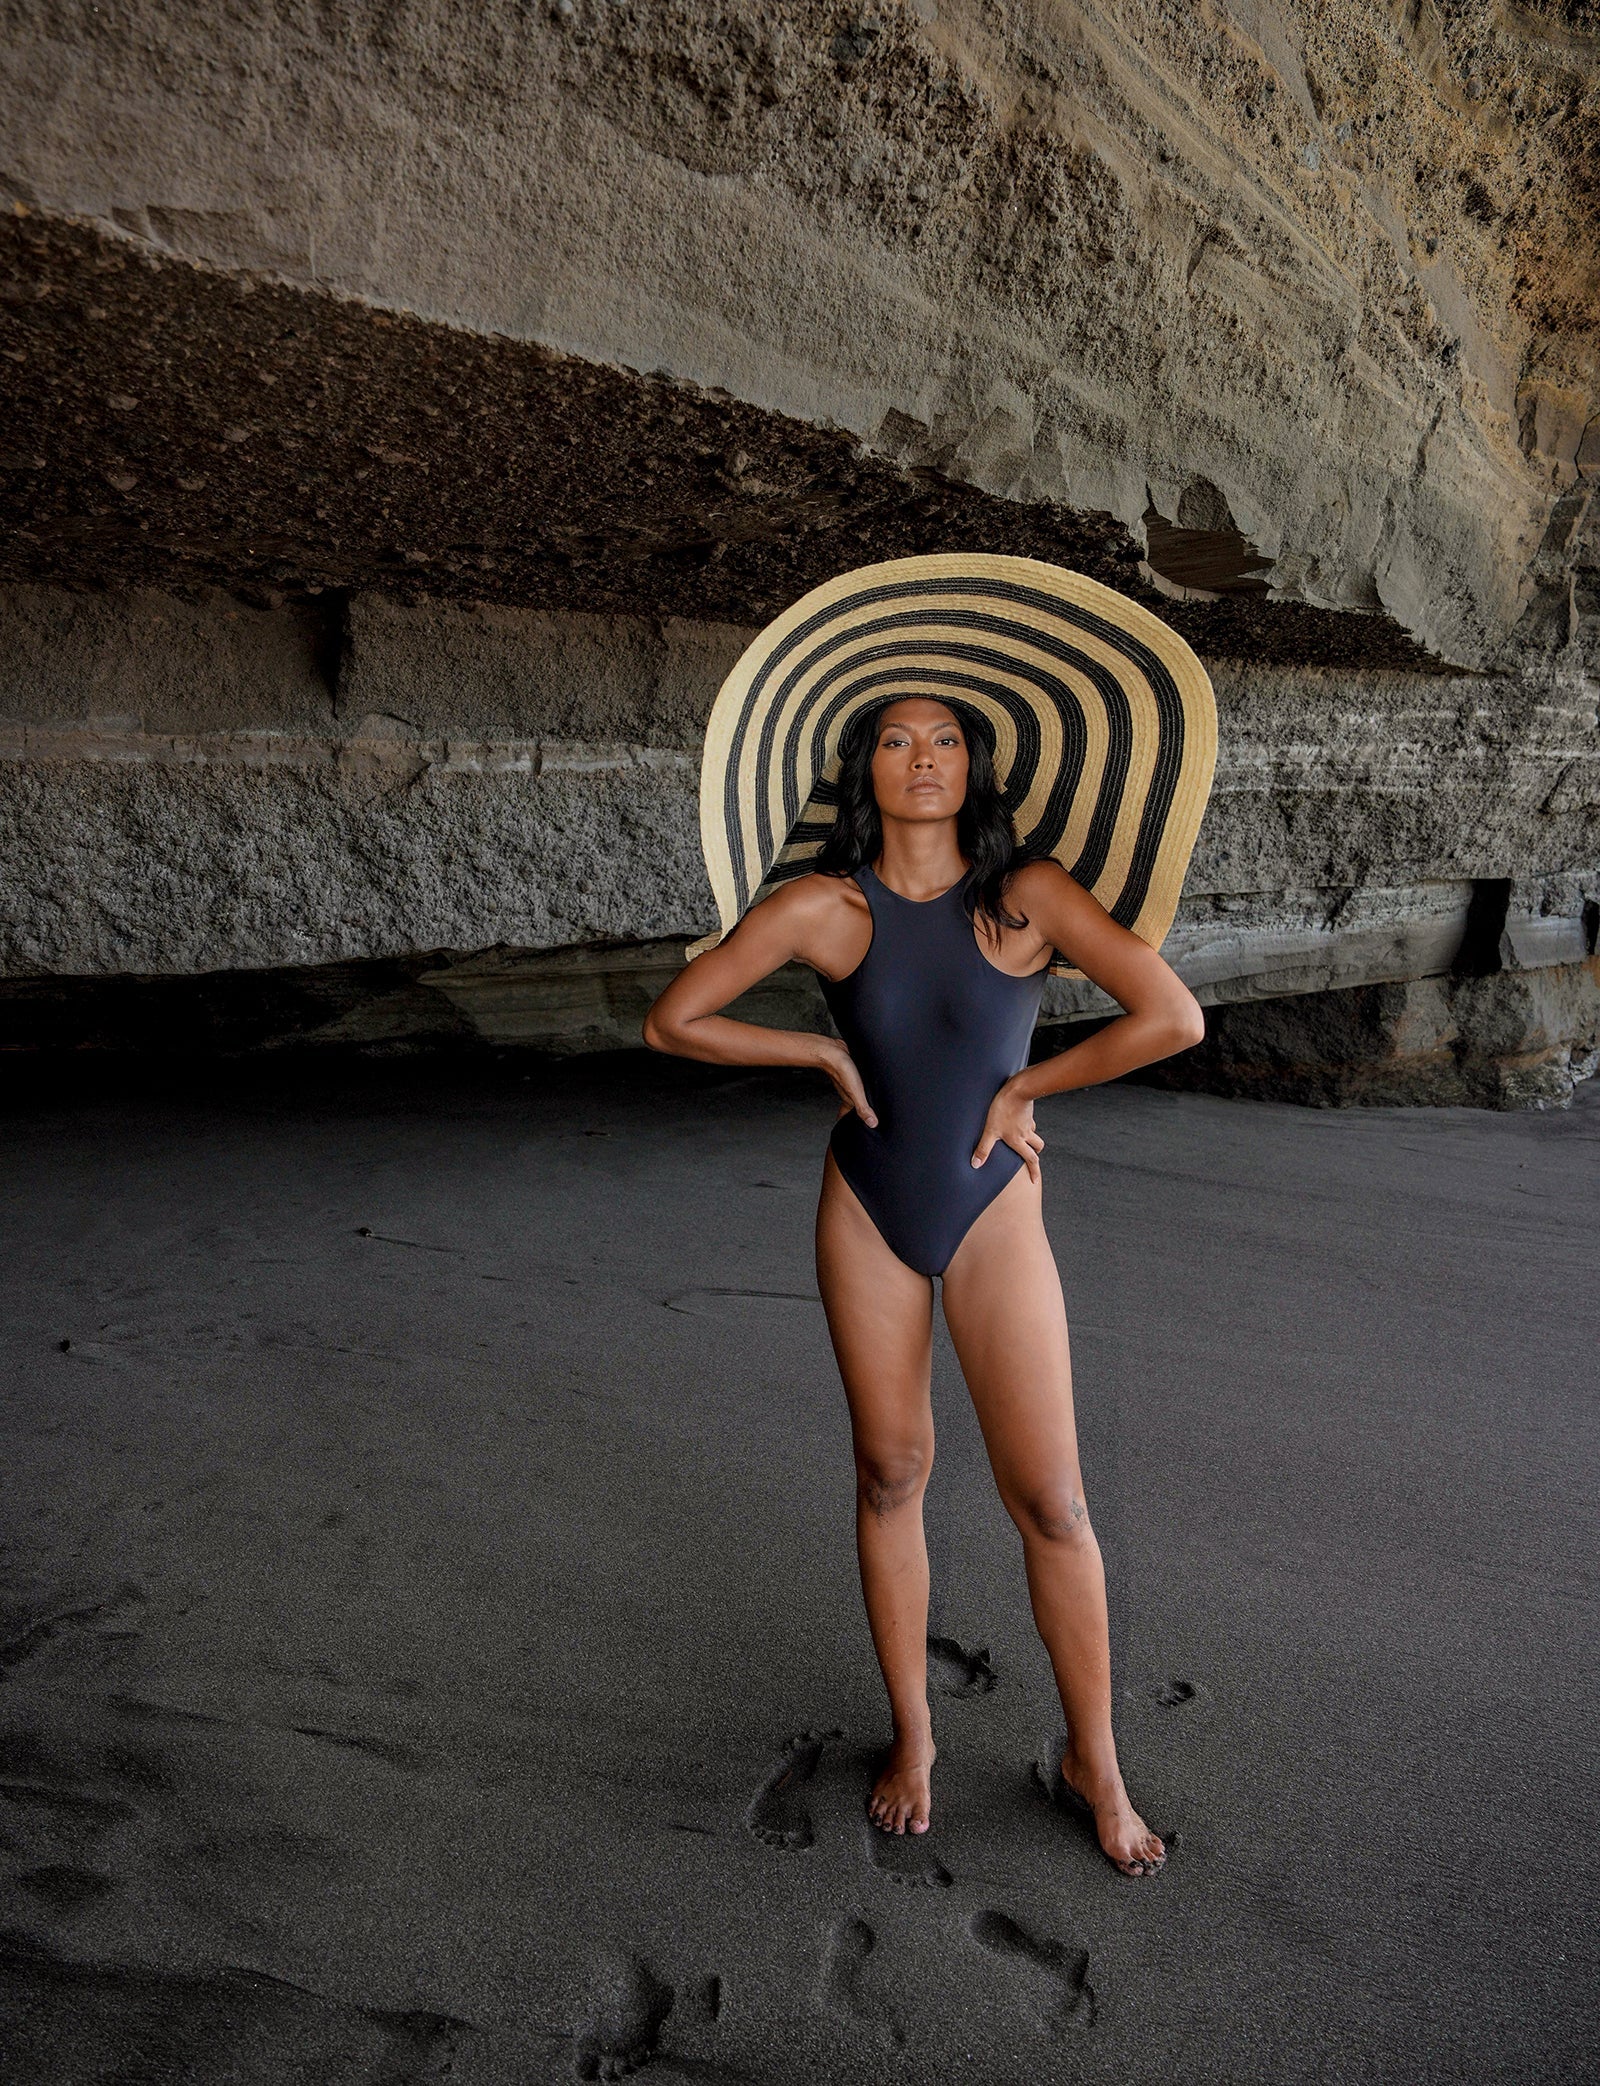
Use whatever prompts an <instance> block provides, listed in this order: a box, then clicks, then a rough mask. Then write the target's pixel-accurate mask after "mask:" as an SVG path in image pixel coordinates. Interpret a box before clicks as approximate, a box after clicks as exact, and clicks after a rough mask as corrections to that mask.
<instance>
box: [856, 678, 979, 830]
mask: <svg viewBox="0 0 1600 2086" xmlns="http://www.w3.org/2000/svg"><path fill="white" fill-rule="evenodd" d="M872 793H873V795H874V796H875V797H876V798H877V800H878V810H879V812H880V813H881V814H882V816H883V817H884V818H902V819H912V820H925V819H937V818H953V817H954V816H955V814H956V813H957V812H958V811H959V810H960V809H961V806H962V805H963V803H964V802H965V801H966V795H967V736H966V733H965V732H964V731H963V730H962V729H961V726H960V724H959V723H958V722H957V720H956V716H955V713H954V711H952V710H950V709H947V708H946V706H945V705H944V704H943V703H941V702H935V701H934V700H933V699H932V698H931V697H929V696H921V695H918V696H909V697H907V698H906V700H905V701H903V702H898V703H891V704H890V705H889V707H888V709H886V710H885V711H884V713H883V715H882V716H881V717H880V718H879V719H878V743H877V747H876V750H875V751H874V753H873V756H872Z"/></svg>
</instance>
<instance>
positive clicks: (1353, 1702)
mask: <svg viewBox="0 0 1600 2086" xmlns="http://www.w3.org/2000/svg"><path fill="white" fill-rule="evenodd" d="M832 1113H833V1111H832V1105H831V1103H830V1101H829V1098H828V1095H827V1092H826V1090H825V1089H824V1088H823V1086H822V1083H821V1081H820V1080H809V1079H805V1078H802V1077H799V1076H793V1077H785V1076H781V1075H780V1076H747V1075H742V1074H727V1073H717V1072H711V1071H707V1070H705V1069H703V1068H694V1067H685V1066H679V1065H673V1064H667V1063H663V1062H660V1061H657V1060H652V1059H648V1058H616V1059H609V1060H591V1061H587V1062H577V1063H574V1064H572V1065H570V1066H568V1067H566V1068H565V1069H561V1070H558V1071H556V1072H554V1073H551V1072H541V1073H540V1074H539V1075H538V1076H537V1077H536V1078H535V1079H534V1080H532V1081H530V1082H527V1083H524V1082H523V1081H522V1080H521V1079H520V1077H519V1075H518V1074H517V1073H516V1072H514V1071H512V1070H509V1069H501V1070H498V1071H495V1070H491V1071H486V1072H466V1071H463V1070H461V1069H460V1068H459V1067H448V1068H442V1069H441V1068H431V1069H429V1068H421V1069H419V1068H415V1067H413V1068H410V1069H407V1070H403V1071H395V1070H392V1069H389V1070H385V1069H371V1068H367V1069H356V1070H352V1071H349V1072H347V1073H342V1074H340V1075H338V1076H337V1077H327V1076H324V1075H320V1074H319V1075H318V1078H317V1082H316V1083H315V1084H310V1083H307V1082H306V1080H305V1079H304V1078H303V1077H297V1076H296V1075H291V1074H287V1073H286V1074H284V1075H281V1076H280V1077H279V1078H277V1079H276V1080H274V1081H269V1080H267V1079H266V1078H264V1077H263V1076H262V1075H250V1076H249V1077H246V1076H245V1075H236V1076H234V1077H233V1078H232V1079H231V1080H228V1081H221V1080H213V1081H210V1082H207V1081H204V1080H196V1082H195V1083H194V1084H193V1085H192V1086H190V1087H188V1088H186V1089H182V1090H169V1091H167V1092H165V1093H157V1092H153V1091H148V1090H147V1091H144V1092H142V1093H139V1092H130V1091H126V1090H125V1091H123V1092H121V1093H119V1094H112V1093H110V1092H109V1091H101V1092H99V1093H97V1094H88V1093H85V1092H79V1093H77V1094H76V1095H74V1096H70V1097H62V1096H61V1095H60V1094H57V1095H56V1096H55V1097H53V1098H51V1097H46V1096H37V1095H36V1096H35V1097H34V1098H33V1099H32V1100H27V1099H23V1100H20V1101H18V1100H14V1101H13V1103H12V1106H11V1109H10V1112H9V1114H8V1116H7V1118H6V1120H5V1122H4V1124H3V1125H0V1141H3V1169H4V1171H3V1211H4V1218H3V1221H4V1238H5V1255H4V1265H3V1280H4V1286H5V1297H4V1334H3V1342H4V1377H3V1382H4V1401H5V1402H4V1426H5V1437H4V1474H3V1509H4V1530H3V1532H4V1544H3V1549H0V1624H3V1627H0V1643H3V1649H0V1661H3V1665H0V1892H3V1899H4V1904H3V1912H0V1925H3V1927H4V1930H5V1931H4V1935H3V1954H0V1994H3V2000H0V2038H3V2040H0V2075H3V2077H4V2078H5V2080H6V2082H7V2086H35V2082H38V2086H45V2082H48V2086H80V2082H81V2086H88V2082H91V2081H94V2082H104V2086H111V2082H119V2086H159V2082H166V2081H194V2082H205V2086H213V2082H215V2086H222V2082H224V2081H226V2082H228V2086H281V2082H290V2081H294V2082H299V2081H307V2082H315V2086H346V2082H358V2081H359V2082H367V2086H407V2082H413V2081H416V2082H420V2081H432V2080H441V2081H442V2080H446V2079H448V2080H449V2081H450V2082H451V2086H490V2082H493V2086H537V2082H542V2081H546V2080H551V2081H555V2080H566V2079H571V2078H574V2077H577V2078H595V2077H598V2078H608V2077H612V2076H620V2075H622V2074H623V2073H625V2072H626V2071H627V2070H629V2069H630V2068H631V2067H633V2066H634V2065H636V2064H644V2063H647V2062H648V2063H649V2064H651V2065H652V2066H654V2067H655V2068H656V2071H657V2074H658V2075H659V2076H662V2077H664V2078H686V2079H701V2080H730V2081H731V2080H738V2079H747V2080H774V2081H788V2080H794V2081H818V2082H824V2081H826V2082H846V2081H867V2082H875V2081H896V2080H902V2079H904V2080H930V2079H931V2080H943V2079H952V2080H956V2079H960V2080H965V2079H975V2080H982V2081H985V2082H994V2086H1031V2082H1035V2081H1040V2080H1046V2081H1050V2080H1066V2081H1070V2080H1076V2079H1092V2080H1102V2079H1103V2080H1108V2081H1110V2080H1115V2081H1119V2082H1128V2081H1151V2082H1157V2081H1159V2082H1162V2086H1167V2082H1177V2081H1182V2082H1185V2086H1199V2082H1206V2081H1218V2082H1228V2086H1242V2082H1249V2081H1258V2080H1259V2081H1262V2082H1271V2086H1282V2082H1285V2081H1301V2080H1317V2081H1324V2080H1351V2081H1361V2082H1369V2081H1387V2080H1393V2081H1397V2082H1401V2081H1404V2082H1408V2086H1409V2082H1417V2081H1424V2080H1435V2079H1462V2080H1473V2081H1498V2080H1551V2081H1556V2080H1560V2081H1573V2080H1580V2079H1587V2078H1593V2077H1595V2076H1596V2074H1597V2070H1600V2056H1597V2045H1596V2033H1595V2026H1594V2021H1595V2015H1594V1994H1595V1990H1596V1968H1597V1965H1596V1955H1597V1946H1596V1928H1595V1909H1596V1900H1597V1896H1600V1888H1597V1883H1596V1868H1597V1862H1600V1854H1597V1849H1596V1839H1595V1825H1596V1815H1595V1814H1596V1806H1595V1759H1596V1750H1595V1748H1596V1730H1597V1716H1596V1709H1597V1704H1596V1694H1597V1688H1596V1672H1595V1668H1596V1646H1597V1643H1600V1632H1597V1629H1596V1614H1595V1606H1596V1604H1595V1550H1594V1539H1595V1528H1596V1513H1595V1507H1596V1475H1597V1471H1600V1455H1597V1443H1596V1425H1595V1412H1596V1390H1597V1381H1596V1380H1597V1376H1600V1368H1597V1360H1596V1357H1597V1352H1600V1293H1597V1287H1596V1280H1595V1262H1596V1251H1595V1248H1596V1233H1597V1228H1600V1185H1597V1178H1600V1176H1597V1160H1600V1090H1592V1091H1590V1092H1588V1093H1586V1094H1585V1095H1584V1096H1583V1097H1582V1099H1581V1100H1580V1102H1579V1104H1578V1105H1577V1106H1576V1107H1575V1108H1574V1109H1573V1110H1572V1111H1571V1112H1570V1113H1568V1114H1564V1115H1562V1114H1551V1115H1545V1116H1490V1115H1476V1114H1468V1113H1464V1112H1445V1113H1439V1114H1426V1113H1411V1112H1407V1113H1360V1114H1323V1113H1316V1112H1310V1111H1300V1110H1295V1109H1290V1108H1282V1107H1272V1106H1255V1105H1250V1104H1237V1103H1229V1102H1221V1101H1212V1100H1206V1099H1200V1098H1194V1097H1179V1096H1172V1095H1166V1094H1161V1093H1156V1092H1151V1091H1140V1090H1136V1089H1116V1090H1108V1091H1103V1092H1099V1093H1094V1094H1089V1095H1085V1096H1079V1097H1073V1098H1066V1099H1057V1100H1054V1101H1050V1102H1046V1103H1045V1104H1044V1106H1043V1107H1042V1109H1041V1110H1040V1115H1041V1120H1042V1127H1043V1129H1044V1131H1045V1134H1046V1136H1047V1138H1048V1140H1049V1149H1048V1152H1047V1153H1046V1159H1045V1164H1046V1180H1047V1183H1048V1193H1049V1203H1050V1212H1051V1225H1052V1235H1053V1237H1054V1240H1055V1243H1056V1247H1057V1251H1058V1255H1059V1258H1060V1262H1061V1266H1062V1269H1063V1273H1064V1276H1065V1281H1066V1286H1067V1292H1068V1302H1069V1308H1070V1311H1071V1314H1072V1322H1073V1345H1074V1353H1075V1359H1076V1369H1077V1379H1078V1384H1077V1390H1078V1401H1079V1427H1080V1434H1081V1439H1082V1446H1083V1454H1084V1466H1085V1471H1086V1476H1087V1482H1088V1488H1089V1499H1090V1505H1091V1509H1092V1511H1093V1514H1094V1518H1095V1521H1096V1525H1097V1527H1098V1529H1099V1532H1100V1539H1101V1543H1102V1545H1103V1546H1104V1549H1105V1553H1106V1560H1107V1565H1108V1568H1109V1572H1110V1577H1111V1588H1112V1610H1113V1618H1114V1621H1113V1635H1114V1651H1115V1654H1116V1658H1117V1668H1118V1670H1117V1681H1118V1717H1119V1723H1120V1732H1121V1739H1122V1745H1123V1749H1124V1761H1125V1766H1126V1771H1127V1776H1128V1781H1129V1783H1130V1786H1131V1788H1132V1790H1133V1793H1134V1796H1135V1800H1136V1801H1137V1802H1139V1803H1140V1804H1142V1806H1143V1807H1144V1809H1145V1811H1146V1813H1147V1815H1148V1816H1149V1817H1150V1819H1151V1820H1152V1822H1153V1823H1154V1824H1155V1825H1156V1826H1157V1827H1159V1828H1160V1830H1161V1831H1163V1832H1164V1833H1165V1834H1166V1835H1167V1838H1168V1840H1169V1842H1170V1844H1171V1846H1172V1857H1171V1860H1170V1862H1169V1863H1168V1866H1167V1869H1166V1871H1165V1873H1164V1874H1163V1875H1161V1876H1160V1877H1158V1878H1156V1879H1154V1880H1153V1881H1146V1882H1131V1881H1128V1880H1126V1879H1124V1878H1122V1877H1120V1876H1118V1875H1117V1874H1116V1873H1115V1872H1114V1871H1113V1870H1112V1869H1111V1868H1110V1867H1109V1865H1108V1864H1107V1863H1106V1862H1105V1861H1104V1860H1103V1859H1102V1858H1101V1856H1100V1855H1099V1854H1098V1852H1097V1851H1096V1849H1095V1848H1094V1846H1093V1845H1092V1844H1091V1842H1090V1840H1089V1838H1088V1837H1087V1835H1086V1833H1085V1830H1084V1829H1083V1827H1082V1826H1081V1825H1080V1824H1079V1823H1078V1821H1077V1820H1076V1819H1074V1818H1073V1817H1072V1816H1071V1815H1069V1814H1068V1813H1067V1812H1065V1811H1064V1810H1062V1809H1061V1808H1059V1807H1058V1806H1056V1805H1055V1804H1053V1803H1052V1801H1051V1799H1050V1797H1049V1796H1048V1794H1046V1793H1045V1792H1046V1789H1047V1788H1048V1785H1049V1782H1050V1778H1051V1774H1052V1767H1053V1757H1054V1749H1055V1747H1056V1746H1057V1743H1058V1741H1059V1736H1060V1719H1059V1711H1058V1709H1057V1706H1056V1703H1055V1700H1054V1697H1053V1693H1052V1689H1051V1685H1050V1679H1049V1673H1048V1670H1047V1667H1046V1664H1045V1660H1044V1655H1043V1652H1042V1650H1041V1648H1040V1646H1039V1644H1038V1641H1037V1639H1036V1638H1035V1637H1034V1635H1033V1633H1032V1629H1031V1625H1030V1622H1029V1617H1028V1611H1027V1605H1026V1597H1025V1592H1024V1587H1023V1580H1022V1573H1021V1568H1020V1559H1019V1552H1018V1546H1017V1542H1016V1538H1015V1535H1014V1533H1013V1531H1012V1528H1011V1526H1010V1524H1009V1522H1008V1521H1007V1520H1006V1519H1005V1517H1004V1515H1003V1513H1002V1511H1001V1509H1000V1507H999V1505H998V1503H997V1501H996V1499H995V1497H994V1494H993V1490H992V1486H991V1482H990V1480H989V1476H988V1473H987V1469H986V1466H985V1464H984V1460H983V1456H982V1452H981V1446H980V1443H979V1439H978V1435H977V1430H976V1427H975V1424H974V1422H973V1419H972V1415H971V1412H970V1408H969V1407H968V1406H967V1403H966V1399H965V1393H964V1391H963V1390H962V1389H961V1386H960V1381H959V1377H958V1376H957V1375H956V1372H955V1370H954V1367H953V1364H952V1361H951V1358H950V1354H949V1350H948V1346H945V1347H943V1348H942V1349H941V1353H940V1360H939V1367H938V1382H937V1386H936V1393H935V1395H936V1402H937V1410H938V1418H939V1425H940V1437H939V1456H938V1462H937V1467H936V1471H935V1476H934V1480H933V1486H932V1491H931V1494H930V1501H929V1528H930V1540H931V1543H932V1547H933V1552H934V1572H935V1584H936V1592H935V1609H934V1617H933V1631H934V1634H935V1636H936V1638H937V1639H938V1643H937V1645H936V1648H935V1656H934V1660H933V1668H932V1670H933V1675H934V1682H935V1687H936V1689H937V1694H936V1697H935V1706H936V1712H937V1730H938V1738H939V1742H940V1746H941V1756H940V1761H939V1765H938V1769H937V1773H936V1778H935V1785H934V1787H935V1806H936V1809H935V1826H934V1830H933V1832H932V1833H931V1834H930V1835H929V1836H928V1838H927V1839H926V1840H925V1841H921V1842H914V1843H904V1842H900V1843H896V1844H894V1845H892V1846H891V1845H886V1844H885V1843H884V1842H883V1841H881V1840H880V1839H879V1838H878V1837H877V1836H876V1835H875V1834H874V1833H873V1832H872V1830H871V1829H870V1828H869V1827H868V1826H867V1824H866V1823H865V1821H864V1819H863V1815H862V1806H863V1801H864V1798H865V1796H866V1792H867V1788H868V1784H869V1780H870V1777H871V1772H872V1761H873V1755H874V1751H875V1748H876V1747H877V1746H878V1745H879V1744H881V1742H882V1739H883V1737H884V1735H885V1724H884V1716H883V1711H882V1708H881V1704H880V1696H879V1682H878V1678H877V1674H876V1671H875V1668H874V1666H873V1663H872V1658H871V1652H870V1648H869V1645H868V1640H867V1636H866V1631H865V1626H864V1623H863V1619H862V1615H861V1609H860V1600H859V1593H858V1588H857V1582H856V1572H855V1561H854V1555H853V1551H852V1546H851V1484H850V1467H849V1456H848V1442H847V1435H846V1427H845V1416H844V1409H843V1404H842V1400H841V1396H840V1393H839V1390H838V1388H837V1381H836V1378H835V1375H834V1371H833V1366H832V1360H831V1357H830V1354H829V1350H828V1345H827V1339H826V1333H825V1329H824V1325H823V1319H822V1313H821V1309H820V1307H819V1305H818V1304H817V1303H816V1302H815V1301H814V1276H813V1270H812V1265H811V1224H812V1213H813V1209H814V1202H815V1191H816V1183H817V1178H818V1174H819V1170H820V1166H821V1158H822V1149H823V1144H824V1140H825V1137H826V1133H827V1130H828V1126H829V1123H830V1121H831V1119H832ZM1041 1776H1042V1777H1043V1779H1042V1780H1041Z"/></svg>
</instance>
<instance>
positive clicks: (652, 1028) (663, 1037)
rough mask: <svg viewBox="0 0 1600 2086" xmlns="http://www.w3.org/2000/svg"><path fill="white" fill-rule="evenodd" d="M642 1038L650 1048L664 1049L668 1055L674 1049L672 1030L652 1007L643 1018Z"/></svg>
mask: <svg viewBox="0 0 1600 2086" xmlns="http://www.w3.org/2000/svg"><path fill="white" fill-rule="evenodd" d="M643 1033H644V1040H645V1042H646V1044H647V1045H648V1046H649V1048H650V1049H651V1050H664V1051H666V1052H667V1054H668V1055H669V1056H671V1055H672V1054H673V1052H674V1051H675V1049H676V1047H677V1046H676V1043H675V1041H674V1038H673V1033H672V1030H671V1029H670V1028H669V1027H668V1026H667V1024H666V1023H665V1022H664V1021H663V1020H662V1019H661V1017H660V1015H659V1014H658V1013H657V1012H656V1010H655V1008H654V1007H652V1008H651V1009H650V1011H649V1013H648V1014H646V1016H645V1018H644V1032H643Z"/></svg>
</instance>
